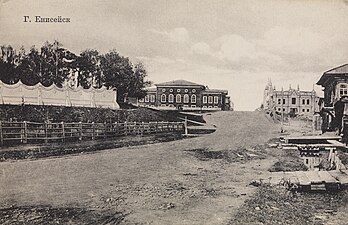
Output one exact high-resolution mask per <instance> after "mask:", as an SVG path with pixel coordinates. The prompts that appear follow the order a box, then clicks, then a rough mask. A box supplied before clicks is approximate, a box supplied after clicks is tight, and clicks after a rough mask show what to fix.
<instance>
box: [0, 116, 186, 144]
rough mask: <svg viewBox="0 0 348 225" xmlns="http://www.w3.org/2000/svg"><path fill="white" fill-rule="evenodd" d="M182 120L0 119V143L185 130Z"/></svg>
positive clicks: (79, 138) (88, 138) (98, 137)
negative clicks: (49, 120) (59, 120)
mask: <svg viewBox="0 0 348 225" xmlns="http://www.w3.org/2000/svg"><path fill="white" fill-rule="evenodd" d="M184 129H185V127H184V123H183V122H149V123H136V122H128V123H127V122H125V123H81V122H79V123H64V122H61V123H35V122H26V121H24V122H6V121H0V144H1V145H4V144H6V143H28V142H45V143H47V142H55V141H62V142H64V141H74V140H79V141H81V140H95V139H100V138H110V137H117V136H126V135H143V134H153V133H163V132H181V133H183V132H184Z"/></svg>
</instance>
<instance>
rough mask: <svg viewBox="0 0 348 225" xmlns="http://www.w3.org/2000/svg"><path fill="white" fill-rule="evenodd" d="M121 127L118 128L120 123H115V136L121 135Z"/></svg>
mask: <svg viewBox="0 0 348 225" xmlns="http://www.w3.org/2000/svg"><path fill="white" fill-rule="evenodd" d="M119 133H120V132H119V126H118V123H117V122H115V136H117V135H119Z"/></svg>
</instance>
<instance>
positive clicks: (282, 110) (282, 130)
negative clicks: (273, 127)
mask: <svg viewBox="0 0 348 225" xmlns="http://www.w3.org/2000/svg"><path fill="white" fill-rule="evenodd" d="M281 96H282V100H281V101H282V104H281V106H282V107H281V115H282V118H281V121H280V133H283V132H284V129H283V126H284V124H283V123H284V106H283V104H284V93H283V87H282V95H281Z"/></svg>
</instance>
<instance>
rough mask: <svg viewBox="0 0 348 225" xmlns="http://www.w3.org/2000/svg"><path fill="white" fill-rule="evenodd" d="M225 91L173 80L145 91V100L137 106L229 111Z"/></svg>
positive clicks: (226, 92)
mask: <svg viewBox="0 0 348 225" xmlns="http://www.w3.org/2000/svg"><path fill="white" fill-rule="evenodd" d="M227 95H228V91H227V90H218V89H209V88H208V87H206V86H205V85H202V84H197V83H193V82H190V81H186V80H174V81H169V82H164V83H158V84H155V87H151V88H148V89H147V95H146V96H145V98H142V99H138V105H141V106H147V107H156V108H164V109H170V108H172V109H182V110H189V111H196V110H230V108H231V105H232V104H231V102H230V98H229V96H227Z"/></svg>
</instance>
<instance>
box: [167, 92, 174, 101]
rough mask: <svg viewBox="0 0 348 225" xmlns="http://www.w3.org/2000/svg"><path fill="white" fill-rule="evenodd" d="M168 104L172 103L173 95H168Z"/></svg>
mask: <svg viewBox="0 0 348 225" xmlns="http://www.w3.org/2000/svg"><path fill="white" fill-rule="evenodd" d="M168 102H174V95H173V94H170V95H168Z"/></svg>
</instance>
